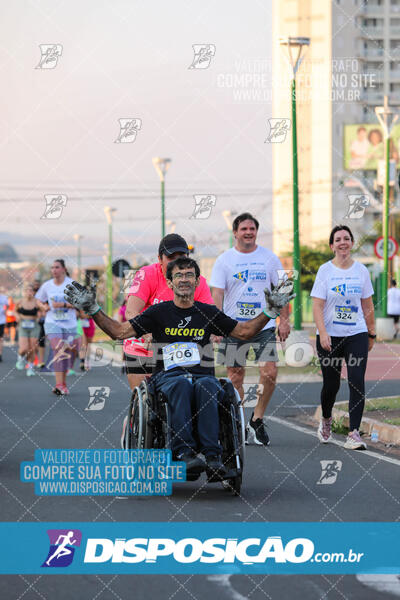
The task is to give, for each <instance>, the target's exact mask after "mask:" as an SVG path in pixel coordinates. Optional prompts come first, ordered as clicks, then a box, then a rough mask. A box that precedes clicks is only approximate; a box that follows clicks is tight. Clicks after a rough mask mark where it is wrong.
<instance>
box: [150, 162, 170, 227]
mask: <svg viewBox="0 0 400 600" xmlns="http://www.w3.org/2000/svg"><path fill="white" fill-rule="evenodd" d="M170 164H171V159H170V158H159V157H158V156H156V157H155V158H153V165H154V168H155V170H156V171H157V173H158V176H159V178H160V181H161V237H164V236H165V175H166V173H167V171H168V169H169V166H170Z"/></svg>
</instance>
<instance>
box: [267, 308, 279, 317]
mask: <svg viewBox="0 0 400 600" xmlns="http://www.w3.org/2000/svg"><path fill="white" fill-rule="evenodd" d="M263 313H264V315H266V316H267V317H268V318H269V319H276V317H279V313H277V314H276V316H275V317H271V315H269V314H268V313H267V312H266V310H265V308H263Z"/></svg>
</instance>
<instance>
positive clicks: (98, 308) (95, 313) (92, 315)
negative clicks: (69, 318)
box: [90, 305, 101, 317]
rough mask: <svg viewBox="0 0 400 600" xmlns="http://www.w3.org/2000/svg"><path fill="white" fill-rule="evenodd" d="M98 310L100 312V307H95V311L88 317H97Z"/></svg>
mask: <svg viewBox="0 0 400 600" xmlns="http://www.w3.org/2000/svg"><path fill="white" fill-rule="evenodd" d="M99 310H101V306H99V305H97V309H96V310H95V311H94V313H92V314H91V315H90V316H91V317H94V315H97V313H98V312H99Z"/></svg>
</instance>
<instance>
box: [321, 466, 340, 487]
mask: <svg viewBox="0 0 400 600" xmlns="http://www.w3.org/2000/svg"><path fill="white" fill-rule="evenodd" d="M319 462H320V463H321V469H322V472H321V476H320V478H319V480H318V481H317V485H324V484H326V485H332V483H335V481H336V479H337V476H338V474H339V473H340V471H341V470H342V461H341V460H320V461H319Z"/></svg>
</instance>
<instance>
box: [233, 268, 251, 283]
mask: <svg viewBox="0 0 400 600" xmlns="http://www.w3.org/2000/svg"><path fill="white" fill-rule="evenodd" d="M234 278H235V279H238V280H239V281H243V283H247V280H248V278H249V271H248V269H246V271H239V273H235V274H234Z"/></svg>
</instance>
